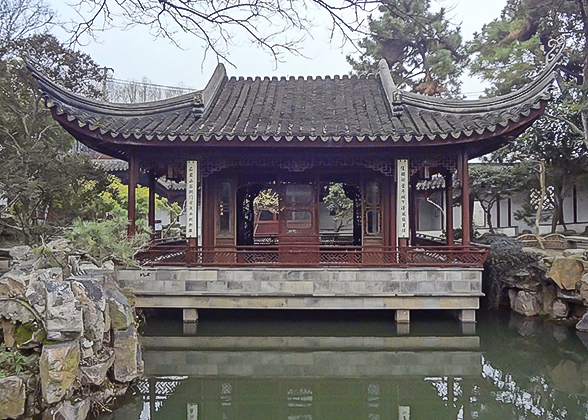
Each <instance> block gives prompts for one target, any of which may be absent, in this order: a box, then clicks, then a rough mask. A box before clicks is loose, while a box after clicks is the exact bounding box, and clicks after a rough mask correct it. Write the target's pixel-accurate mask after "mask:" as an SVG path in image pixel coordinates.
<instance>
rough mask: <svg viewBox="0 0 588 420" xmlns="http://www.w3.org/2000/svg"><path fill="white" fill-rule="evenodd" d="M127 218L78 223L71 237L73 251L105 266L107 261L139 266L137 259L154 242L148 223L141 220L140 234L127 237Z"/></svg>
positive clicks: (138, 222) (119, 216) (119, 215)
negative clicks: (138, 254)
mask: <svg viewBox="0 0 588 420" xmlns="http://www.w3.org/2000/svg"><path fill="white" fill-rule="evenodd" d="M127 224H128V221H127V218H126V216H125V215H124V214H122V213H119V214H117V215H116V216H114V217H113V218H111V219H108V220H102V221H87V220H77V221H76V222H75V223H74V226H73V229H72V230H71V231H70V232H69V233H68V234H67V239H69V240H70V242H71V247H72V249H73V250H75V251H77V252H81V253H82V254H85V255H86V256H88V257H90V259H93V260H94V263H95V264H96V265H98V266H101V265H102V264H104V262H106V261H109V260H111V261H115V262H118V263H121V264H125V265H136V261H135V260H134V256H135V254H136V252H137V251H138V250H140V249H141V248H142V247H143V246H145V245H146V244H147V243H148V242H149V240H150V239H151V230H150V229H149V227H148V226H147V224H146V222H145V221H144V220H137V233H136V234H135V236H134V237H132V238H131V237H129V236H128V235H127Z"/></svg>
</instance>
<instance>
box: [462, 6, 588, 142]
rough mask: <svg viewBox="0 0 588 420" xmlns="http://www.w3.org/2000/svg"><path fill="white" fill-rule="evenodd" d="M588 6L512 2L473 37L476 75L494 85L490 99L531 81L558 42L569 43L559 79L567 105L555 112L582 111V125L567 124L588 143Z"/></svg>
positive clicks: (470, 47) (471, 46) (558, 116)
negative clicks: (497, 17) (555, 42)
mask: <svg viewBox="0 0 588 420" xmlns="http://www.w3.org/2000/svg"><path fill="white" fill-rule="evenodd" d="M586 7H587V6H586V2H583V1H578V0H508V2H507V5H506V6H505V8H504V9H503V11H502V14H501V16H500V18H499V19H495V20H494V21H492V22H491V23H489V24H487V25H484V27H483V28H482V30H481V32H479V33H476V34H475V35H474V40H473V41H472V42H471V43H469V44H468V50H469V52H470V53H471V54H473V55H474V59H473V60H472V63H471V66H470V70H471V72H472V74H474V75H478V76H480V77H481V78H482V79H484V80H487V81H490V82H492V87H491V88H490V89H488V90H487V94H489V95H501V94H506V93H509V92H511V91H513V90H515V89H518V88H520V87H522V86H524V85H525V84H526V83H528V82H529V81H530V80H531V79H532V78H533V77H534V76H535V75H536V74H537V73H538V72H539V71H540V70H541V69H542V68H543V66H544V65H545V64H544V63H545V60H546V53H547V52H548V51H549V50H550V49H551V48H552V46H553V45H554V41H556V40H558V39H562V40H565V42H566V43H567V47H566V56H567V59H566V61H565V62H563V63H561V66H560V69H561V72H562V75H563V78H562V79H561V80H560V81H559V83H560V87H561V88H562V90H563V91H564V93H565V95H564V97H565V101H566V102H562V104H561V107H559V108H557V109H552V111H562V110H564V111H565V109H566V108H567V111H570V112H575V111H580V117H581V118H580V121H579V122H573V121H571V120H566V119H565V118H564V116H563V114H562V113H559V112H557V113H552V114H550V115H551V118H552V119H553V120H558V119H559V120H561V121H564V122H565V123H566V124H567V125H568V129H570V130H572V131H574V132H576V133H577V134H578V135H580V136H582V138H583V139H584V141H585V142H586V143H587V144H588V98H587V95H585V93H586V92H588V53H587V51H586V49H587V45H588V44H587V43H588V19H587V10H586Z"/></svg>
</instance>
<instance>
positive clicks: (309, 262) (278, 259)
mask: <svg viewBox="0 0 588 420" xmlns="http://www.w3.org/2000/svg"><path fill="white" fill-rule="evenodd" d="M488 250H489V248H487V247H484V246H469V247H462V246H454V247H448V246H435V247H432V246H422V247H421V246H418V247H408V248H402V249H396V248H392V247H351V246H345V247H339V246H328V247H327V246H316V247H313V246H288V247H287V248H286V247H278V246H240V247H236V248H202V247H189V246H187V245H186V244H156V245H153V246H151V247H149V248H148V249H147V250H144V251H142V252H140V253H139V254H137V255H136V256H135V258H136V259H137V260H138V261H139V263H140V264H141V265H148V266H186V267H213V266H214V267H251V266H261V267H482V266H483V264H484V261H486V258H487V257H488Z"/></svg>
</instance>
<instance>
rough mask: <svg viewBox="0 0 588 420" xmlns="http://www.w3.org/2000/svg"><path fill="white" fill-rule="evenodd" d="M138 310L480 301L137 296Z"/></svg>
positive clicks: (466, 302) (473, 305)
mask: <svg viewBox="0 0 588 420" xmlns="http://www.w3.org/2000/svg"><path fill="white" fill-rule="evenodd" d="M136 305H137V307H138V308H199V309H204V308H207V309H350V310H354V309H472V310H474V309H478V308H479V306H480V305H479V298H478V297H469V296H462V297H446V296H386V297H384V296H382V297H376V296H348V297H335V296H332V297H304V296H292V297H282V296H241V297H228V296H173V295H167V296H158V295H145V294H143V295H140V296H137V300H136Z"/></svg>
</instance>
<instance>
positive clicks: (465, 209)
mask: <svg viewBox="0 0 588 420" xmlns="http://www.w3.org/2000/svg"><path fill="white" fill-rule="evenodd" d="M460 168H461V171H460V172H461V175H460V182H461V230H462V235H463V236H462V240H461V243H462V245H463V246H468V245H469V244H470V229H471V227H472V226H471V225H472V221H471V217H470V175H469V171H468V151H467V150H464V151H463V154H462V155H461V161H460Z"/></svg>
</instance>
